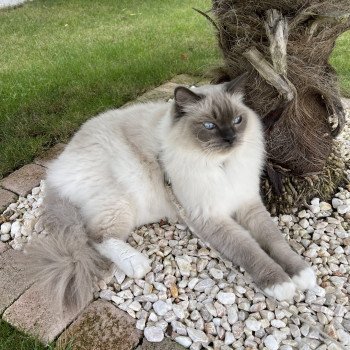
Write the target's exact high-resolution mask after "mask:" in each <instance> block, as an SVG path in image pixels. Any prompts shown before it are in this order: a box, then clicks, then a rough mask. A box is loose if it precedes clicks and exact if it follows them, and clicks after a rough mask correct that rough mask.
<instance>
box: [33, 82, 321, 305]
mask: <svg viewBox="0 0 350 350" xmlns="http://www.w3.org/2000/svg"><path fill="white" fill-rule="evenodd" d="M242 80H243V78H241V77H240V78H237V79H236V80H234V81H232V82H229V83H225V84H221V85H216V86H204V87H199V88H195V89H193V90H190V89H187V88H185V87H177V88H176V89H175V93H174V102H172V103H166V102H159V103H146V104H136V105H133V106H130V107H126V108H123V109H118V110H111V111H108V112H106V113H103V114H101V115H99V116H97V117H95V118H93V119H91V120H89V121H88V122H86V123H85V124H84V125H83V126H82V128H81V129H80V130H79V131H78V132H77V133H76V134H75V136H74V137H73V138H72V140H71V142H70V143H69V144H68V145H67V147H66V149H65V150H64V152H63V153H62V154H61V155H60V156H59V158H58V159H57V160H55V161H54V162H53V163H52V164H51V166H50V167H49V170H48V175H47V195H46V197H45V199H44V214H43V218H42V219H43V223H44V225H45V226H46V228H47V230H48V231H49V232H50V235H48V237H47V238H46V239H42V240H38V241H37V243H36V244H34V245H33V247H32V248H31V249H29V254H30V255H31V257H32V260H34V267H35V269H36V271H37V272H38V276H39V279H40V280H41V281H44V282H46V283H47V284H48V285H49V286H50V288H51V289H52V291H53V293H54V295H55V296H56V298H57V300H58V301H59V302H62V303H63V304H64V305H71V306H72V305H73V306H77V307H80V306H81V305H83V304H84V302H85V301H86V300H87V299H88V298H89V297H90V295H91V292H92V285H93V276H94V274H98V272H99V266H100V263H101V261H102V260H103V259H102V258H107V259H109V260H110V261H112V262H114V263H115V264H116V265H117V266H118V267H119V268H120V269H121V270H123V271H124V272H125V274H126V275H127V276H129V277H134V278H142V277H143V276H144V275H145V274H146V273H147V272H149V271H150V269H151V266H150V261H149V260H148V258H147V257H146V256H144V255H143V254H142V253H140V252H138V251H137V250H135V249H134V248H133V247H131V246H130V245H129V244H127V243H126V242H125V241H126V239H127V237H128V236H129V235H130V233H131V231H132V230H133V229H134V228H136V227H138V226H141V225H144V224H147V223H152V222H157V221H159V220H160V219H162V218H164V217H167V218H169V219H171V220H177V219H178V215H177V211H176V210H175V208H174V205H173V203H172V202H171V201H170V200H169V198H168V196H167V192H166V190H165V185H164V173H166V175H167V177H168V178H169V179H170V181H171V186H172V189H173V192H174V194H175V196H176V198H177V200H178V201H179V202H180V203H181V205H182V207H183V208H184V210H185V212H186V215H187V217H188V219H189V220H190V222H191V224H190V226H191V228H193V230H194V232H196V234H198V235H199V237H200V238H202V239H203V240H204V241H206V242H208V243H209V244H210V245H211V246H212V247H214V248H215V249H217V250H218V251H219V252H220V253H221V254H222V255H223V256H225V257H226V258H227V259H230V260H231V261H232V262H233V263H234V264H237V265H240V266H242V267H243V268H244V269H245V270H246V271H247V272H248V273H249V274H250V275H251V276H252V278H253V280H254V282H255V283H256V284H257V285H258V286H259V287H260V288H261V289H263V290H264V292H265V293H266V294H267V295H269V296H272V297H275V298H277V299H279V300H283V299H290V298H292V297H293V295H294V293H295V289H296V288H298V289H302V290H303V289H307V288H312V287H313V286H314V285H315V282H316V280H315V274H314V272H313V270H312V269H311V268H310V267H308V264H307V263H306V262H304V261H303V260H302V259H301V257H300V256H299V255H297V254H296V253H295V252H294V251H292V249H291V248H290V247H289V245H288V244H287V242H286V241H285V240H284V238H283V237H282V235H281V233H280V231H279V230H278V228H277V226H276V225H275V224H274V222H273V221H272V220H271V218H270V215H269V213H268V212H267V211H266V209H265V207H264V205H263V204H262V201H261V198H260V194H259V178H260V173H261V170H262V167H263V164H264V140H263V132H262V128H261V124H260V121H259V118H258V116H257V115H256V114H255V113H254V112H253V111H252V110H251V109H249V108H248V107H247V106H246V105H245V104H244V103H243V101H242V84H243V82H242Z"/></svg>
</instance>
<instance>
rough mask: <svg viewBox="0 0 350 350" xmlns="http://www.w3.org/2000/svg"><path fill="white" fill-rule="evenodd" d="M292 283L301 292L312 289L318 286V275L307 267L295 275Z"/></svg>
mask: <svg viewBox="0 0 350 350" xmlns="http://www.w3.org/2000/svg"><path fill="white" fill-rule="evenodd" d="M292 281H293V283H294V284H295V286H296V287H297V288H298V289H300V290H306V289H312V288H313V287H315V286H316V274H315V272H314V270H313V269H312V268H311V267H307V268H306V269H304V270H301V271H300V272H299V273H298V274H296V275H294V276H293V277H292Z"/></svg>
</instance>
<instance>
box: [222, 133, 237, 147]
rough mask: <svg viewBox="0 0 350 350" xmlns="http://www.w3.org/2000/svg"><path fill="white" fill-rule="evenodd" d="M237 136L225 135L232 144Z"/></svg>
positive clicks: (225, 139) (226, 140) (226, 139)
mask: <svg viewBox="0 0 350 350" xmlns="http://www.w3.org/2000/svg"><path fill="white" fill-rule="evenodd" d="M235 138H236V135H225V136H224V137H223V139H224V141H225V142H227V143H229V144H230V145H232V144H233V141H234V140H235Z"/></svg>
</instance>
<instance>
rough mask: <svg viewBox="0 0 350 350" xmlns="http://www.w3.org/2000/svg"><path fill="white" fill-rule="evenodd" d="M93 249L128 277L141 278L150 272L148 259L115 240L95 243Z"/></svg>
mask: <svg viewBox="0 0 350 350" xmlns="http://www.w3.org/2000/svg"><path fill="white" fill-rule="evenodd" d="M94 246H95V249H96V250H97V251H98V252H99V253H100V254H101V255H103V256H105V257H106V258H108V259H109V260H111V261H113V262H114V263H115V264H116V265H117V266H118V267H119V268H120V269H121V270H122V271H123V272H124V273H125V274H126V275H127V276H128V277H131V278H142V277H144V276H145V275H146V273H148V272H149V271H150V270H151V265H150V261H149V259H148V258H147V257H146V256H145V255H143V254H142V253H140V252H139V251H137V250H136V249H135V248H133V247H132V246H131V245H130V244H128V243H126V242H124V241H121V240H119V239H115V238H107V239H104V240H103V242H102V243H95V244H94Z"/></svg>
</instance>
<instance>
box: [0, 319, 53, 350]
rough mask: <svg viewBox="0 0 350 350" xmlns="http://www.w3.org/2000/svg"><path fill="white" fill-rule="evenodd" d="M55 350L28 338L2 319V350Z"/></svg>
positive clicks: (0, 347) (0, 349)
mask: <svg viewBox="0 0 350 350" xmlns="http://www.w3.org/2000/svg"><path fill="white" fill-rule="evenodd" d="M44 349H48V350H50V349H53V347H51V346H48V347H45V346H44V345H42V344H41V343H40V342H39V341H38V340H36V339H34V338H31V337H28V336H27V335H25V334H23V333H21V332H19V331H17V330H16V329H15V328H13V327H11V326H10V325H9V324H8V323H6V322H4V321H3V320H1V319H0V350H44Z"/></svg>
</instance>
